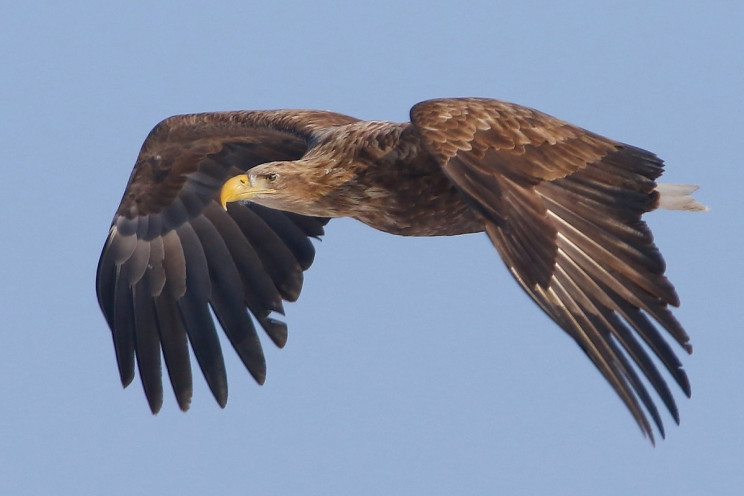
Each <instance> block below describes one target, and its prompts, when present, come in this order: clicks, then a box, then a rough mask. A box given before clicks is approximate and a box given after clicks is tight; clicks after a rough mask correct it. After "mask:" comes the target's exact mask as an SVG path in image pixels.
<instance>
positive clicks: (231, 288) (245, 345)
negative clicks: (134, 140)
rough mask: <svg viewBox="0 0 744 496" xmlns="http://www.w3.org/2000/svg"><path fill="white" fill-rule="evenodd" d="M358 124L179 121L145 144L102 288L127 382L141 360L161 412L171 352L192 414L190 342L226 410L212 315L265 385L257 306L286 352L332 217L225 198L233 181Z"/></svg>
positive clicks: (285, 118)
mask: <svg viewBox="0 0 744 496" xmlns="http://www.w3.org/2000/svg"><path fill="white" fill-rule="evenodd" d="M355 120H356V119H353V118H351V117H347V116H343V115H340V114H332V113H327V112H314V111H257V112H223V113H211V114H194V115H184V116H176V117H171V118H169V119H166V120H165V121H163V122H161V123H160V124H158V126H156V127H155V128H154V129H153V130H152V132H151V133H150V135H149V136H148V137H147V139H146V140H145V143H144V144H143V146H142V150H141V152H140V154H139V157H138V159H137V163H136V165H135V167H134V170H133V171H132V175H131V177H130V179H129V184H128V185H127V188H126V191H125V192H124V197H123V199H122V201H121V204H120V206H119V209H118V210H117V212H116V215H115V216H114V220H113V222H112V225H111V229H110V230H109V235H108V239H107V240H106V244H105V245H104V247H103V251H102V253H101V258H100V261H99V264H98V273H97V278H96V292H97V295H98V302H99V305H100V307H101V310H102V311H103V314H104V315H105V317H106V321H107V322H108V325H109V327H110V328H111V332H112V334H113V339H114V347H115V350H116V358H117V362H118V366H119V374H120V376H121V381H122V384H123V385H124V386H127V385H128V384H129V383H131V381H132V380H133V378H134V366H135V359H136V363H137V367H138V369H139V373H140V377H141V379H142V384H143V386H144V390H145V394H146V396H147V400H148V402H149V404H150V408H151V410H152V411H153V413H155V412H157V411H158V410H159V409H160V407H161V405H162V401H163V387H162V381H161V352H162V356H163V358H164V359H165V363H166V366H167V368H168V373H169V376H170V381H171V384H172V386H173V389H174V392H175V395H176V399H177V401H178V404H179V406H180V407H181V409H183V410H186V409H187V408H188V407H189V404H190V402H191V396H192V378H191V366H190V359H189V352H188V344H187V343H188V342H191V347H192V348H193V350H194V354H195V356H196V359H197V361H198V363H199V366H200V367H201V369H202V372H203V373H204V376H205V378H206V380H207V383H208V384H209V387H210V389H211V391H212V393H213V394H214V396H215V398H216V399H217V402H218V403H219V404H220V405H221V406H224V405H225V403H226V401H227V379H226V374H225V366H224V362H223V357H222V352H221V349H220V344H219V339H218V336H217V332H216V329H215V325H214V322H213V320H212V317H211V315H210V311H209V307H211V309H212V311H213V312H214V315H215V316H216V317H217V319H218V321H219V323H220V325H221V326H222V328H223V329H224V331H225V333H226V334H227V336H228V338H229V339H230V342H231V343H232V345H233V347H234V348H235V350H236V351H237V352H238V355H239V356H240V358H241V359H242V361H243V363H244V364H245V366H246V367H247V368H248V370H249V371H250V373H251V375H252V376H253V377H254V378H255V380H256V381H257V382H258V383H263V381H264V379H265V375H266V364H265V361H264V356H263V352H262V349H261V343H260V342H259V339H258V335H257V333H256V330H255V328H254V325H253V322H252V320H251V318H250V316H249V314H248V312H246V307H247V308H248V309H249V310H250V312H251V313H252V314H253V317H254V318H255V320H256V321H258V322H259V323H260V324H261V326H262V327H263V329H264V330H265V331H266V333H267V334H268V335H269V337H270V338H271V339H272V341H274V343H276V345H277V346H280V347H281V346H283V345H284V344H285V342H286V339H287V328H286V325H285V324H284V323H283V322H280V321H278V320H275V319H272V318H271V317H270V314H271V313H272V312H278V313H283V308H282V300H288V301H293V300H295V299H296V298H297V297H298V296H299V293H300V289H301V287H302V280H303V275H302V272H303V271H304V270H305V269H307V268H308V267H309V266H310V264H311V263H312V261H313V258H314V255H315V250H314V248H313V245H312V244H311V242H310V240H309V237H318V236H320V235H321V234H323V226H324V225H325V223H326V222H327V219H321V218H314V217H303V216H300V215H295V214H289V213H282V212H278V211H273V210H270V209H267V208H264V207H260V206H257V205H238V204H231V205H230V207H229V209H228V210H227V211H225V210H223V209H222V208H221V207H220V205H219V204H218V202H217V201H216V198H217V196H218V195H219V190H220V188H221V186H222V184H223V183H224V182H225V181H226V180H227V179H228V178H229V177H232V176H233V175H236V174H238V173H241V172H243V171H245V170H246V169H248V168H250V167H253V166H254V165H257V164H260V163H263V162H268V161H275V160H296V159H298V158H300V157H301V156H302V155H303V154H304V153H305V152H306V151H307V149H308V147H309V146H310V143H311V142H312V140H313V136H314V133H315V132H316V131H318V130H322V129H324V128H326V127H329V126H335V125H340V124H346V123H349V122H353V121H355Z"/></svg>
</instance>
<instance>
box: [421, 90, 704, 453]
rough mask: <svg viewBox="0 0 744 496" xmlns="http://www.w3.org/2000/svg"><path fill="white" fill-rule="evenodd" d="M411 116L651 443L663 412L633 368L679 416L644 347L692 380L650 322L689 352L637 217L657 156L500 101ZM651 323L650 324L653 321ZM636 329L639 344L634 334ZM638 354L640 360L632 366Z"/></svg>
mask: <svg viewBox="0 0 744 496" xmlns="http://www.w3.org/2000/svg"><path fill="white" fill-rule="evenodd" d="M411 120H412V122H413V123H414V125H415V126H416V127H417V129H418V130H419V132H420V133H421V135H422V137H423V140H424V142H425V145H426V147H427V148H428V150H429V151H430V152H431V153H432V154H433V155H434V156H435V157H436V159H437V160H438V161H439V163H440V164H441V166H442V168H443V170H444V172H445V174H446V175H447V176H448V177H449V178H450V179H451V180H452V181H453V182H454V184H455V185H456V186H457V188H458V189H459V190H460V191H461V192H462V193H463V195H464V196H465V197H466V199H467V200H468V202H469V203H470V204H471V206H472V207H473V208H474V209H476V210H477V211H478V212H480V213H481V214H482V216H483V217H484V219H485V223H486V231H487V233H488V236H489V237H490V239H491V241H492V242H493V244H494V246H495V247H496V249H497V250H498V251H499V253H500V254H501V256H502V257H503V259H504V261H505V263H506V265H507V267H508V268H509V270H510V271H511V273H512V275H513V276H514V277H515V278H516V279H517V281H518V282H519V284H520V285H521V286H522V288H524V290H525V291H526V292H527V293H528V294H529V295H530V296H531V297H532V298H533V299H534V300H535V302H537V304H538V305H540V307H541V308H542V309H543V310H544V311H545V312H546V313H547V314H548V315H549V316H550V317H551V318H552V319H553V320H555V321H556V322H557V323H558V325H560V326H561V327H562V328H563V329H564V330H565V331H566V332H567V333H568V334H570V335H571V336H572V337H573V338H574V339H575V340H576V342H577V343H578V344H579V346H581V348H582V349H583V350H584V351H585V352H586V354H587V355H588V356H589V358H590V359H591V360H592V361H593V362H594V364H595V365H596V366H597V367H598V369H599V370H600V372H601V373H602V375H604V377H605V378H606V379H607V380H608V381H609V382H610V384H611V385H612V387H613V388H614V389H615V391H616V392H617V394H618V395H619V396H620V397H621V399H622V400H623V402H624V403H625V404H626V406H627V407H628V408H629V409H630V411H631V413H632V414H633V416H634V418H635V419H636V421H637V422H638V424H639V426H640V427H641V429H642V431H643V432H644V434H648V435H649V436H650V437H651V440H652V441H653V432H652V429H651V425H650V423H649V421H648V419H647V417H646V413H645V412H644V410H643V408H642V407H641V404H642V405H643V406H644V407H645V409H646V411H647V412H648V414H650V415H651V417H652V418H653V420H654V422H655V424H656V425H657V427H658V428H659V430H660V432H661V434H662V437H663V435H664V429H663V425H662V422H661V419H660V417H659V413H658V411H657V409H656V407H655V405H654V402H653V400H652V399H651V397H650V395H649V394H648V392H647V390H646V388H645V386H644V385H643V382H642V381H641V378H640V377H639V374H638V373H637V372H636V368H637V369H640V371H641V372H642V374H643V375H645V377H646V379H647V380H648V381H649V383H650V384H651V385H652V386H653V388H654V389H655V390H656V392H657V393H658V395H659V397H660V398H661V400H662V401H663V402H664V404H665V405H666V407H667V408H668V409H669V411H670V412H671V414H672V416H673V417H674V419H675V421H677V422H679V417H678V413H677V407H676V404H675V402H674V398H673V397H672V394H671V393H670V391H669V389H668V387H667V384H666V382H665V381H664V378H663V377H662V375H661V374H660V372H659V370H658V369H657V368H656V366H655V365H654V363H653V361H652V359H651V357H650V356H649V353H648V352H647V351H646V350H647V349H650V350H652V351H653V353H654V354H656V356H657V357H658V358H659V360H660V361H661V362H662V363H663V364H664V366H665V367H666V368H667V369H668V370H669V372H670V374H671V375H672V377H674V379H675V380H676V381H677V383H678V384H679V385H680V387H681V388H682V390H683V391H684V392H685V394H687V395H688V396H689V395H690V385H689V382H688V379H687V376H686V374H685V372H684V370H683V369H682V365H681V363H680V361H679V359H678V358H677V356H676V355H675V354H674V352H673V350H672V349H671V348H670V346H669V344H668V343H667V341H666V340H665V339H664V336H663V334H662V333H661V332H660V331H659V328H658V327H657V324H658V325H660V326H661V327H663V328H664V329H666V330H667V331H668V332H669V333H670V334H671V335H672V336H673V338H674V339H675V340H676V341H677V342H678V343H679V344H680V345H682V346H683V347H684V348H685V349H686V350H687V351H688V352H691V350H692V348H691V347H690V345H689V344H688V341H689V339H688V336H687V334H686V333H685V331H684V330H683V329H682V327H681V326H680V324H679V323H678V322H677V320H676V319H675V318H674V317H673V316H672V314H671V312H670V311H669V308H668V305H674V306H677V305H678V304H679V301H678V299H677V295H676V294H675V291H674V288H673V287H672V285H671V284H670V283H669V281H668V280H667V279H666V277H664V270H665V265H664V261H663V259H662V257H661V255H660V253H659V251H658V249H657V248H656V246H655V245H654V243H653V238H652V235H651V232H650V230H649V229H648V227H647V226H646V224H645V223H644V222H643V221H641V215H642V214H643V213H645V212H648V211H650V210H653V209H654V208H656V205H657V203H658V194H657V193H656V192H655V191H654V187H655V182H654V180H655V179H656V178H657V177H658V176H659V175H660V174H661V172H662V161H661V160H660V159H658V158H657V157H656V156H655V155H653V154H651V153H649V152H647V151H644V150H641V149H638V148H634V147H632V146H628V145H624V144H621V143H617V142H615V141H612V140H609V139H606V138H603V137H601V136H598V135H596V134H593V133H590V132H588V131H585V130H583V129H580V128H578V127H575V126H572V125H570V124H567V123H565V122H563V121H560V120H558V119H555V118H553V117H551V116H548V115H546V114H543V113H540V112H538V111H535V110H532V109H529V108H525V107H521V106H518V105H513V104H508V103H504V102H500V101H496V100H483V99H462V100H435V101H428V102H423V103H420V104H418V105H416V106H415V107H414V108H413V109H412V110H411ZM654 321H655V322H654ZM638 338H640V339H641V340H642V341H643V342H644V343H645V346H644V345H642V344H641V343H640V342H639V339H638ZM633 362H634V363H635V367H634V366H633Z"/></svg>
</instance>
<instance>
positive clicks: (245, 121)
mask: <svg viewBox="0 0 744 496" xmlns="http://www.w3.org/2000/svg"><path fill="white" fill-rule="evenodd" d="M662 171H663V162H662V161H661V160H660V159H659V158H658V157H656V156H655V155H654V154H652V153H650V152H648V151H645V150H642V149H639V148H636V147H633V146H630V145H627V144H623V143H620V142H616V141H614V140H611V139H608V138H605V137H602V136H599V135H597V134H594V133H592V132H589V131H587V130H584V129H581V128H579V127H577V126H574V125H572V124H569V123H567V122H564V121H562V120H560V119H557V118H554V117H552V116H549V115H547V114H544V113H542V112H539V111H537V110H534V109H530V108H527V107H523V106H520V105H516V104H511V103H507V102H502V101H499V100H492V99H483V98H458V99H439V100H430V101H426V102H421V103H418V104H416V105H415V106H414V107H413V108H412V109H411V120H410V122H406V123H393V122H383V121H360V120H358V119H356V118H354V117H350V116H346V115H342V114H337V113H333V112H326V111H317V110H259V111H235V112H212V113H202V114H189V115H180V116H174V117H169V118H167V119H165V120H164V121H162V122H161V123H159V124H158V125H157V126H155V128H154V129H153V130H152V131H151V132H150V134H149V135H148V137H147V138H146V140H145V142H144V144H143V145H142V149H141V150H140V154H139V156H138V158H137V161H136V163H135V166H134V169H133V171H132V174H131V176H130V179H129V183H128V184H127V187H126V189H125V192H124V195H123V198H122V201H121V203H120V205H119V208H118V209H117V211H116V213H115V215H114V219H113V221H112V224H111V227H110V229H109V234H108V237H107V239H106V242H105V244H104V247H103V251H102V253H101V258H100V260H99V264H98V272H97V278H96V292H97V296H98V301H99V305H100V307H101V310H102V311H103V314H104V316H105V318H106V321H107V323H108V325H109V327H110V329H111V332H112V336H113V341H114V348H115V352H116V358H117V363H118V368H119V374H120V376H121V380H122V384H124V385H125V386H126V385H128V384H129V383H131V381H132V380H133V378H134V375H135V368H136V369H137V370H139V375H140V377H141V380H142V384H143V387H144V390H145V395H146V397H147V400H148V402H149V405H150V408H151V410H152V411H153V413H155V412H157V411H158V410H159V409H160V408H161V406H162V402H163V387H162V380H161V377H162V373H163V366H162V363H163V362H165V365H166V369H167V372H168V376H169V379H170V382H171V386H172V388H173V390H174V393H175V396H176V400H177V402H178V404H179V406H180V408H181V409H183V410H186V409H187V408H188V407H189V404H190V401H191V396H192V391H193V385H192V372H191V360H190V350H191V351H192V352H193V353H194V356H195V358H196V361H197V363H198V364H199V367H200V368H201V370H202V373H203V374H204V377H205V379H206V381H207V384H208V385H209V388H210V390H211V391H212V393H213V395H214V396H215V399H216V400H217V402H218V403H219V404H220V405H221V406H224V405H225V404H226V402H227V377H226V372H225V367H224V360H223V356H222V350H221V346H220V341H219V338H218V335H217V326H215V320H213V318H212V313H213V314H214V316H215V317H216V321H217V322H218V323H219V326H220V327H221V328H222V329H223V330H224V332H225V334H226V336H227V337H228V339H229V341H230V343H231V344H232V346H233V348H234V349H235V351H236V352H237V354H238V355H239V356H240V358H241V360H242V361H243V363H244V364H245V366H246V368H247V369H248V371H249V372H250V374H251V375H252V376H253V377H254V378H255V380H256V381H257V382H258V383H259V384H261V383H263V381H264V380H265V376H266V363H265V360H264V354H263V351H262V344H261V340H260V339H259V337H258V333H257V330H256V324H258V325H259V326H260V327H261V328H262V329H263V330H264V331H265V333H266V334H267V335H268V337H269V338H270V340H271V341H272V342H273V343H274V344H275V345H277V346H280V347H282V346H284V345H285V343H286V341H287V326H286V324H285V323H284V322H282V321H280V320H278V319H276V318H275V317H276V315H278V314H283V313H284V308H283V301H294V300H296V299H297V298H298V297H299V293H300V290H301V287H302V283H303V277H304V271H305V270H307V269H308V268H309V267H310V265H311V264H312V262H313V259H314V256H315V248H314V246H313V244H312V242H311V238H318V237H320V236H321V235H323V227H324V225H325V224H326V223H327V222H328V221H329V219H330V218H333V217H351V218H354V219H357V220H359V221H361V222H364V223H365V224H367V225H369V226H372V227H374V228H376V229H379V230H381V231H384V232H388V233H392V234H398V235H405V236H445V235H456V234H464V233H473V232H481V231H483V232H485V233H486V235H487V236H488V238H489V239H490V240H491V242H492V243H493V245H494V247H495V248H496V250H497V252H498V253H499V254H500V255H501V258H502V260H503V261H504V263H505V264H506V266H507V268H508V270H509V272H510V273H511V274H512V276H513V277H514V279H515V280H516V281H517V283H518V284H519V285H520V286H521V287H522V289H523V290H524V291H525V292H526V293H527V294H528V295H529V296H530V297H531V298H532V299H533V300H534V301H535V303H537V305H538V306H539V307H540V308H541V309H542V310H543V311H544V312H545V313H546V314H547V315H548V316H550V317H551V318H552V319H553V320H554V321H555V322H556V323H557V324H558V326H560V327H561V328H562V329H563V330H564V331H565V332H566V333H567V334H568V335H569V336H570V337H571V338H573V339H574V340H575V341H576V343H577V344H578V345H579V347H580V348H581V349H582V350H583V351H584V352H585V353H586V355H587V356H588V357H589V358H590V360H591V361H592V362H593V363H594V365H595V366H596V367H597V369H598V370H599V371H600V373H601V374H602V375H603V376H604V377H605V379H606V380H607V381H608V383H609V384H610V385H611V387H612V388H613V389H614V390H615V392H616V393H617V394H618V396H619V397H620V399H621V400H622V401H623V403H624V404H625V406H626V407H627V408H628V409H629V411H630V412H631V414H632V415H633V417H634V419H635V420H636V422H637V423H638V425H639V426H640V428H641V431H642V432H643V433H644V434H645V435H648V436H650V437H651V439H652V440H653V429H652V422H653V424H655V425H656V427H657V429H658V430H659V431H660V432H661V434H662V435H663V434H664V431H663V424H662V421H661V417H660V415H659V412H658V409H657V407H656V404H655V401H654V399H653V398H652V396H651V394H650V393H649V391H648V389H647V386H646V383H647V384H648V385H649V386H650V387H651V388H652V389H653V390H654V392H655V394H656V396H657V398H658V399H660V400H661V402H662V403H663V404H664V405H665V406H666V408H667V410H669V412H670V414H671V415H672V417H673V418H674V420H675V421H678V420H679V417H678V411H677V406H676V403H675V400H674V397H673V395H672V394H671V391H670V389H669V387H668V385H667V382H666V380H665V377H664V375H663V374H662V372H661V370H660V368H659V366H657V363H655V361H654V360H653V359H652V356H655V357H656V360H657V362H658V364H660V365H661V366H663V368H664V369H666V372H667V374H668V376H669V377H671V378H672V379H673V380H674V382H676V383H677V384H678V386H679V387H680V388H681V389H682V391H683V392H684V393H685V394H686V395H689V394H690V385H689V381H688V378H687V375H686V374H685V372H684V370H683V368H682V365H681V362H680V360H679V359H678V357H677V355H676V354H675V352H674V350H673V348H672V345H671V343H670V341H671V342H676V343H677V345H679V346H681V348H682V349H683V350H685V351H687V352H691V349H692V348H691V346H690V344H689V338H688V336H687V333H686V332H685V331H684V329H683V328H682V326H681V325H680V324H679V322H678V321H677V320H676V319H675V318H674V316H673V315H672V313H671V311H670V309H669V307H670V306H676V305H678V304H679V299H678V297H677V294H676V292H675V290H674V288H673V286H672V285H671V283H670V282H669V281H668V280H667V278H666V277H665V276H664V270H665V264H664V261H663V258H662V257H661V254H660V253H659V251H658V249H657V248H656V246H655V245H654V242H653V237H652V235H651V232H650V230H649V229H648V227H647V225H646V224H645V222H644V221H643V220H642V219H641V217H642V215H643V214H645V213H646V212H649V211H651V210H653V209H655V208H657V207H658V206H659V205H660V204H661V205H665V206H672V208H675V209H686V210H701V209H703V208H704V207H702V206H701V205H700V204H698V203H696V202H695V201H694V200H693V199H692V198H691V197H690V196H689V193H691V192H692V191H693V190H694V189H695V188H694V187H691V186H688V185H672V186H670V187H667V188H665V189H664V196H663V197H662V198H660V194H659V190H660V189H661V188H657V184H656V179H657V178H658V177H659V176H660V175H661V173H662ZM660 200H661V202H660ZM668 338H671V339H668ZM641 377H644V378H645V381H646V383H644V380H642V379H641Z"/></svg>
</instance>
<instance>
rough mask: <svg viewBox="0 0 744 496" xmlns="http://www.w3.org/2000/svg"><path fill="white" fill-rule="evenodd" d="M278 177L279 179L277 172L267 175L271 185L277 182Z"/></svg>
mask: <svg viewBox="0 0 744 496" xmlns="http://www.w3.org/2000/svg"><path fill="white" fill-rule="evenodd" d="M278 177H279V174H277V173H276V172H269V173H268V174H266V180H267V181H269V182H270V183H273V182H274V181H276V178H278Z"/></svg>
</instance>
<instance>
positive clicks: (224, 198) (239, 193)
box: [220, 174, 276, 210]
mask: <svg viewBox="0 0 744 496" xmlns="http://www.w3.org/2000/svg"><path fill="white" fill-rule="evenodd" d="M265 193H276V191H275V190H273V189H266V188H257V187H255V186H253V184H252V182H251V179H250V177H248V174H240V175H239V176H234V177H231V178H230V179H228V180H227V182H226V183H225V184H223V185H222V190H221V191H220V203H221V204H222V208H224V209H225V210H227V204H228V203H230V202H235V201H240V200H250V199H251V198H253V197H254V196H256V195H260V194H265Z"/></svg>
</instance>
